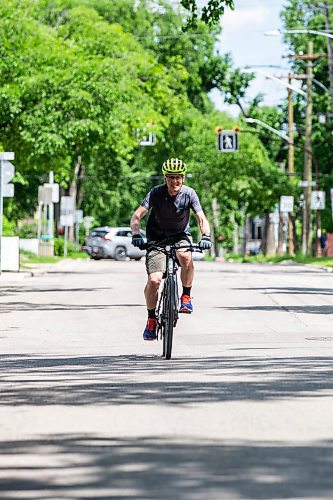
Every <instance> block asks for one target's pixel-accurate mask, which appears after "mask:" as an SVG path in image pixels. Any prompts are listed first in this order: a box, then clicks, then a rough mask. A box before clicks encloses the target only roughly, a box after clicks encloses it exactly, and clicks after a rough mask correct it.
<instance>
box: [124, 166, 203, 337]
mask: <svg viewBox="0 0 333 500" xmlns="http://www.w3.org/2000/svg"><path fill="white" fill-rule="evenodd" d="M185 172H186V165H185V163H184V162H183V161H182V160H180V159H178V158H170V159H169V160H167V161H166V162H164V163H163V166H162V173H163V175H164V179H165V183H164V184H161V185H159V186H156V187H154V188H153V189H151V191H150V192H149V193H148V194H147V196H146V197H145V199H144V200H143V202H142V203H141V205H140V206H139V207H138V208H137V209H136V211H135V212H134V214H133V215H132V218H131V222H130V225H131V229H132V243H133V245H134V246H137V247H139V246H141V245H142V244H143V243H144V240H143V238H142V236H141V234H140V221H141V219H142V218H143V217H144V216H145V215H146V214H147V213H148V211H150V213H149V217H148V221H147V227H146V232H147V240H148V243H155V244H159V243H160V244H163V245H166V244H174V243H176V244H178V245H179V246H180V245H186V244H189V243H191V239H190V228H189V219H190V209H192V210H193V212H194V213H195V216H196V218H197V220H198V223H199V227H200V231H201V235H202V236H201V240H200V242H199V247H200V248H201V249H203V250H206V249H209V248H211V246H212V244H211V239H210V227H209V222H208V220H207V218H206V216H205V214H204V212H203V210H202V208H201V205H200V201H199V198H198V195H197V193H196V192H195V191H194V189H192V188H190V187H188V186H185V185H184V180H185ZM177 258H178V260H179V263H180V266H181V272H180V279H181V282H182V285H183V292H182V295H181V298H180V309H179V312H182V313H189V314H190V313H192V311H193V306H192V302H191V288H192V283H193V277H194V266H193V260H192V253H191V252H186V251H185V250H179V251H177ZM146 269H147V274H148V279H147V283H146V286H145V290H144V293H145V298H146V304H147V309H148V321H147V324H146V327H145V329H144V332H143V338H144V340H156V338H157V336H156V328H157V319H156V305H157V300H158V290H159V287H160V284H161V281H162V277H163V274H164V272H165V255H164V254H163V253H162V252H159V251H157V250H151V251H148V252H147V255H146Z"/></svg>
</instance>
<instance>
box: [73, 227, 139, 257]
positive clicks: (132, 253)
mask: <svg viewBox="0 0 333 500" xmlns="http://www.w3.org/2000/svg"><path fill="white" fill-rule="evenodd" d="M141 234H142V236H143V238H146V233H145V231H143V230H141ZM82 249H83V250H84V251H85V252H87V253H88V255H90V258H91V259H95V260H99V259H116V260H126V258H127V257H129V258H130V259H135V260H140V259H141V257H143V256H144V255H145V254H146V251H145V250H140V249H139V248H136V247H135V246H133V245H132V231H131V228H130V227H109V226H103V227H95V228H94V229H93V230H92V231H91V233H90V234H89V236H88V238H87V242H86V244H85V245H84V246H83V248H82Z"/></svg>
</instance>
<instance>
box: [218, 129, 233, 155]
mask: <svg viewBox="0 0 333 500" xmlns="http://www.w3.org/2000/svg"><path fill="white" fill-rule="evenodd" d="M217 149H218V150H219V151H221V152H222V153H235V152H236V151H238V133H237V132H236V131H234V130H222V131H221V132H220V133H218V135H217Z"/></svg>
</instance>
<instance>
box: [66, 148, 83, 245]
mask: <svg viewBox="0 0 333 500" xmlns="http://www.w3.org/2000/svg"><path fill="white" fill-rule="evenodd" d="M81 161H82V158H81V156H80V155H79V156H78V157H77V162H76V165H75V167H74V174H73V179H72V182H71V184H70V186H69V196H71V197H72V198H73V210H74V214H75V210H76V207H77V191H78V189H77V182H78V177H79V172H80V169H81V165H82V163H81ZM68 239H69V241H71V242H72V243H74V241H75V228H74V226H71V227H70V228H69V233H68Z"/></svg>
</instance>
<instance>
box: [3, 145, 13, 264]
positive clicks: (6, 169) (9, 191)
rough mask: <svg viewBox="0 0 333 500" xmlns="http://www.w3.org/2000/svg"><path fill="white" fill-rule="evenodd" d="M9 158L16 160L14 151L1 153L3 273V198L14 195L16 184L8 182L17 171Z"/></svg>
mask: <svg viewBox="0 0 333 500" xmlns="http://www.w3.org/2000/svg"><path fill="white" fill-rule="evenodd" d="M8 160H14V153H13V152H12V151H9V152H3V153H0V274H1V269H2V266H1V249H2V245H1V243H2V241H1V240H2V215H3V198H4V197H12V196H14V185H13V184H8V183H9V181H11V180H12V178H13V177H14V173H15V168H14V165H12V164H11V163H10V162H9V161H8Z"/></svg>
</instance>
